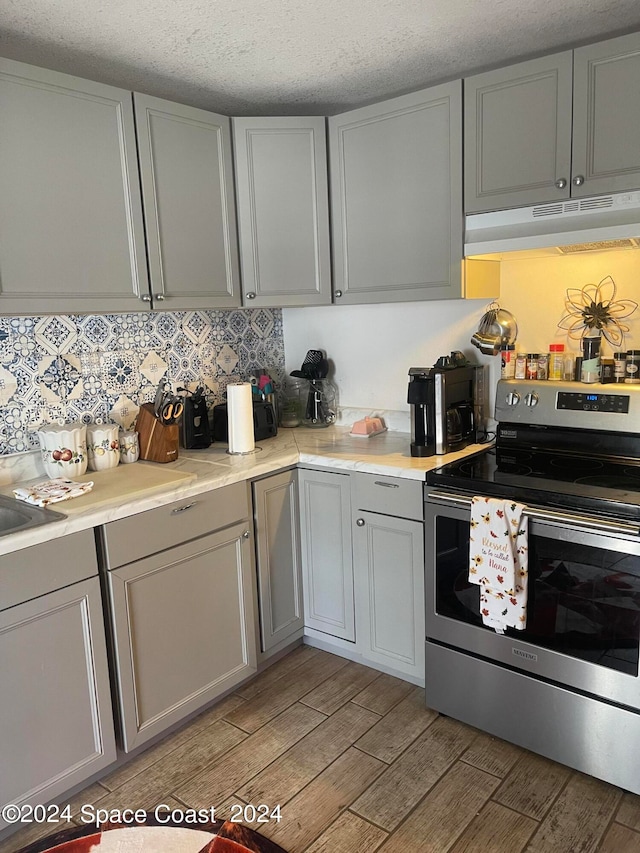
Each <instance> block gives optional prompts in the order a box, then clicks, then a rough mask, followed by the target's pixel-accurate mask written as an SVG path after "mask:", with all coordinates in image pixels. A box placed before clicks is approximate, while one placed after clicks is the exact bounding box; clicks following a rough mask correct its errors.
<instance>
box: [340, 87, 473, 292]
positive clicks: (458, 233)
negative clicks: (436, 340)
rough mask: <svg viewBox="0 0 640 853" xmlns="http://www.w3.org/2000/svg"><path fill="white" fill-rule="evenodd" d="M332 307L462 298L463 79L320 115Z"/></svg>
mask: <svg viewBox="0 0 640 853" xmlns="http://www.w3.org/2000/svg"><path fill="white" fill-rule="evenodd" d="M329 151H330V165H331V169H330V173H331V205H332V230H333V241H334V244H333V245H334V288H335V291H334V297H335V301H336V302H337V303H338V304H341V303H356V302H400V301H411V300H420V299H444V298H451V297H460V296H461V276H460V260H461V258H462V84H461V82H460V81H455V82H453V83H447V84H445V85H442V86H436V87H434V88H431V89H427V90H424V91H421V92H415V93H414V94H411V95H404V96H402V97H399V98H393V99H392V100H387V101H384V102H382V103H379V104H374V105H373V106H369V107H364V108H362V109H358V110H353V111H351V112H348V113H343V114H341V115H338V116H334V117H332V118H330V119H329Z"/></svg>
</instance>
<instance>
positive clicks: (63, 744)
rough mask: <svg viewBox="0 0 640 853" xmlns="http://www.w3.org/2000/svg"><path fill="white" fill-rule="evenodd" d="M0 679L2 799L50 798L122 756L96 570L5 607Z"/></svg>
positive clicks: (27, 801) (1, 621)
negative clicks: (117, 742)
mask: <svg viewBox="0 0 640 853" xmlns="http://www.w3.org/2000/svg"><path fill="white" fill-rule="evenodd" d="M0 683H1V684H2V712H1V713H0V754H2V772H1V773H0V802H2V803H3V804H4V803H16V805H23V804H31V805H35V804H41V803H47V802H49V801H50V800H51V799H53V798H54V797H56V796H58V795H60V794H63V793H64V792H65V791H68V790H69V789H70V788H72V787H73V786H74V785H79V784H81V783H82V782H84V781H85V780H86V779H89V777H91V776H92V775H93V774H95V773H97V772H98V771H99V770H102V769H103V768H104V767H107V766H108V765H109V764H111V762H113V761H115V758H116V748H115V739H114V732H113V717H112V712H111V694H110V690H109V673H108V668H107V655H106V649H105V639H104V625H103V617H102V601H101V595H100V583H99V581H98V578H97V577H94V578H90V579H89V580H85V581H81V582H80V583H77V584H73V585H72V586H68V587H66V588H65V589H63V590H60V591H58V592H52V593H49V594H48V595H43V596H41V597H40V598H36V599H33V600H32V601H29V602H27V603H26V604H19V605H17V606H16V607H11V608H9V609H8V610H5V611H4V612H3V613H0ZM4 826H6V824H5V823H4V822H3V821H2V820H0V828H2V827H4Z"/></svg>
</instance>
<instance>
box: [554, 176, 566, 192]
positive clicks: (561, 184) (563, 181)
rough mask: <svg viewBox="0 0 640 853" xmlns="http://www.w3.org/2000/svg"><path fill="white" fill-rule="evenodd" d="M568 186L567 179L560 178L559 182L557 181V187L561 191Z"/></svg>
mask: <svg viewBox="0 0 640 853" xmlns="http://www.w3.org/2000/svg"><path fill="white" fill-rule="evenodd" d="M566 185H567V179H566V178H558V180H557V181H556V186H557V188H558V189H559V190H563V189H564V188H565V187H566Z"/></svg>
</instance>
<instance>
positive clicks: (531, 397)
mask: <svg viewBox="0 0 640 853" xmlns="http://www.w3.org/2000/svg"><path fill="white" fill-rule="evenodd" d="M539 401H540V397H538V395H537V394H536V392H535V391H531V392H530V393H529V394H526V395H525V398H524V404H525V406H529V408H530V409H533V407H534V406H537V405H538V403H539Z"/></svg>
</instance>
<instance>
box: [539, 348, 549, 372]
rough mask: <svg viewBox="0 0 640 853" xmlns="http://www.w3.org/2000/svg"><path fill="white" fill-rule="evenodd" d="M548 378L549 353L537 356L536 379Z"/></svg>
mask: <svg viewBox="0 0 640 853" xmlns="http://www.w3.org/2000/svg"><path fill="white" fill-rule="evenodd" d="M548 376H549V353H548V352H541V353H539V354H538V379H547V378H548Z"/></svg>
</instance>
